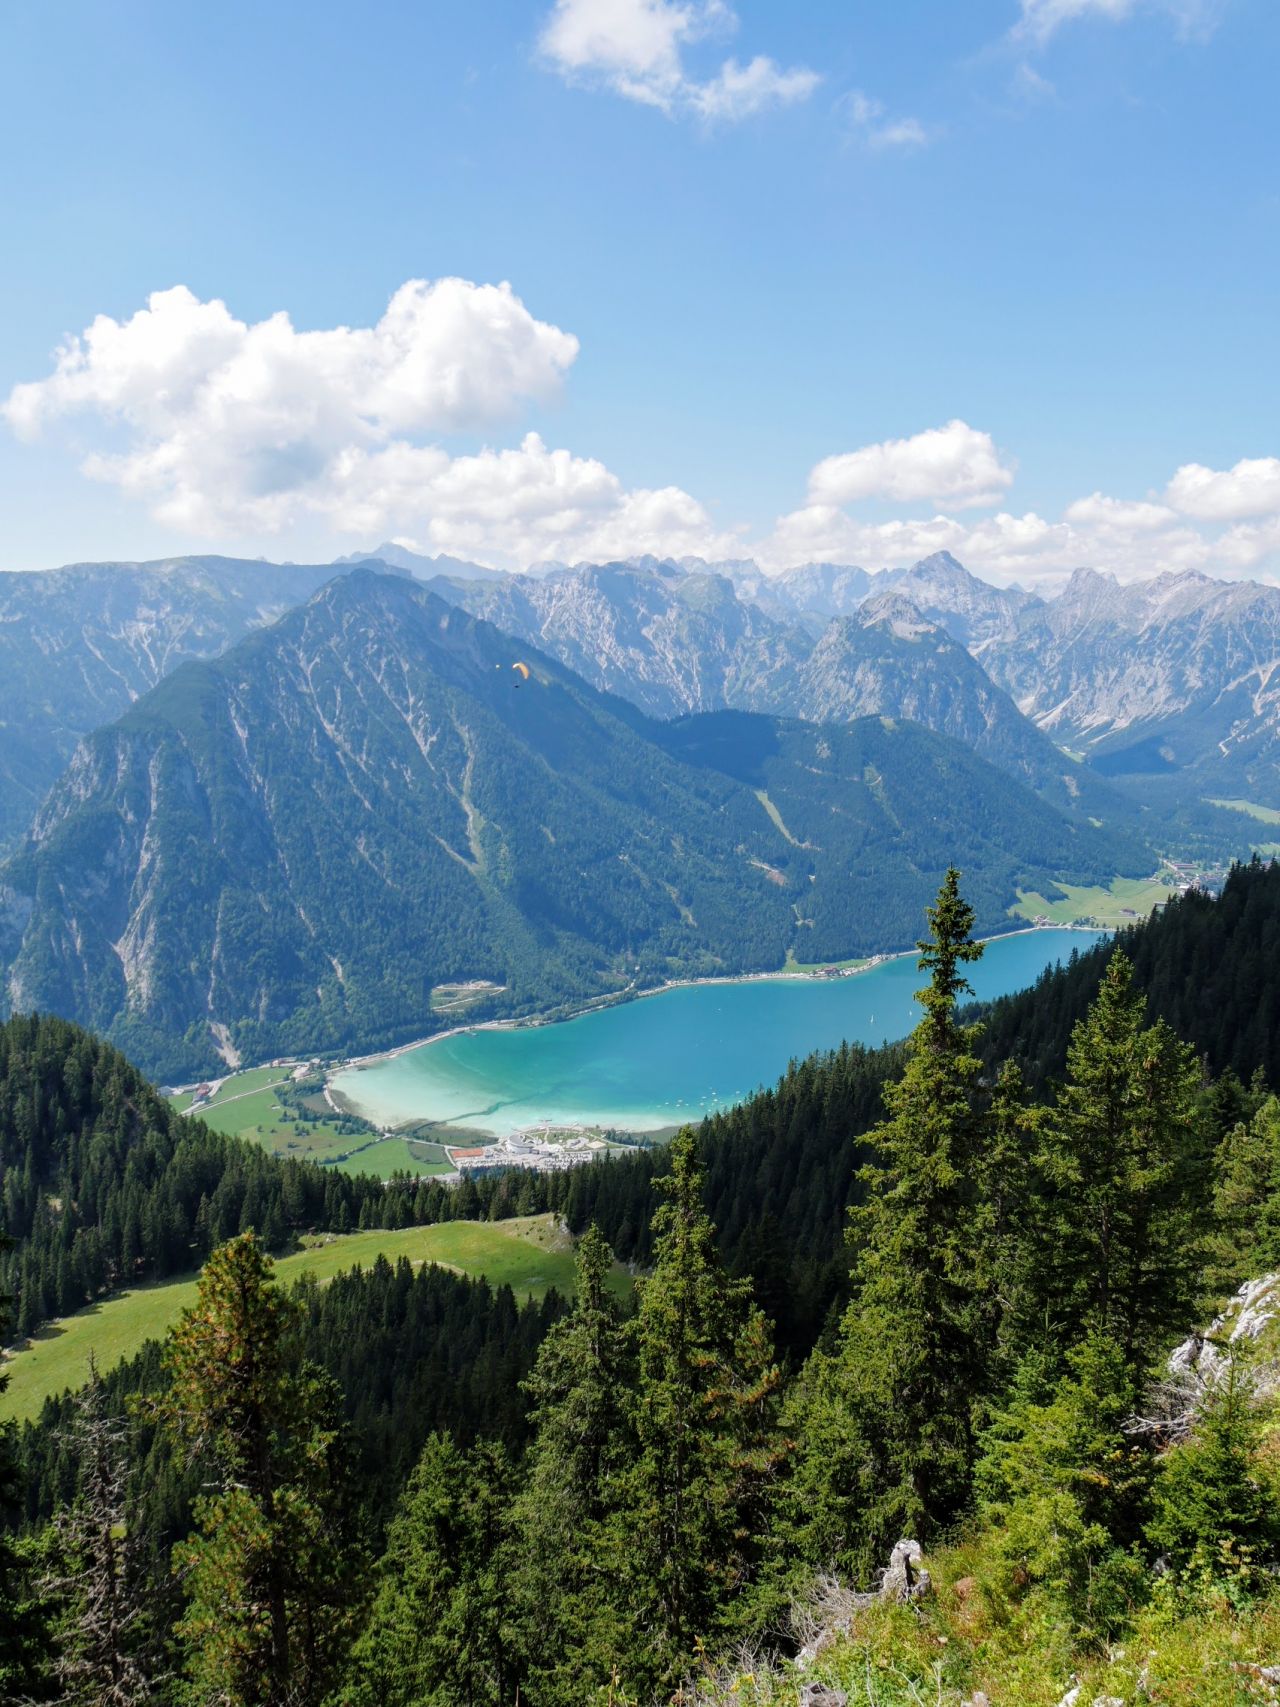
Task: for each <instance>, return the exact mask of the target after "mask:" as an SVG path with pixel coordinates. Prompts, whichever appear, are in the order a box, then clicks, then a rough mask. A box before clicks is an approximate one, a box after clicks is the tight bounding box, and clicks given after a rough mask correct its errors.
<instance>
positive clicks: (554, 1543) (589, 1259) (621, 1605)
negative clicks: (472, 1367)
mask: <svg viewBox="0 0 1280 1707" xmlns="http://www.w3.org/2000/svg"><path fill="white" fill-rule="evenodd" d="M612 1265H613V1252H612V1251H611V1250H610V1249H609V1246H608V1244H607V1243H606V1242H605V1239H604V1237H603V1235H602V1234H601V1232H600V1230H599V1228H598V1227H595V1226H592V1227H589V1228H588V1229H587V1231H586V1233H584V1234H583V1236H582V1239H581V1241H580V1242H579V1245H578V1256H577V1283H576V1287H575V1293H574V1303H573V1311H572V1314H571V1315H569V1316H568V1317H567V1318H565V1319H563V1320H562V1321H559V1322H557V1323H556V1324H555V1325H554V1326H553V1327H552V1328H551V1331H550V1332H549V1333H548V1335H547V1337H546V1339H545V1340H544V1341H543V1344H542V1349H541V1351H540V1352H539V1354H538V1361H537V1363H536V1364H535V1365H534V1368H533V1371H532V1374H531V1375H530V1377H529V1379H528V1381H526V1383H525V1391H526V1393H527V1394H528V1396H529V1400H530V1405H531V1410H530V1418H529V1420H530V1424H531V1426H532V1428H533V1431H534V1433H533V1442H532V1445H531V1446H530V1448H529V1451H528V1454H527V1457H526V1461H525V1478H524V1485H523V1487H522V1489H521V1492H520V1494H519V1496H518V1498H517V1500H516V1502H515V1506H514V1510H513V1528H514V1536H515V1539H514V1554H515V1560H516V1563H515V1566H514V1582H515V1586H514V1595H515V1601H516V1605H517V1609H518V1617H519V1620H520V1623H521V1626H522V1637H523V1643H522V1645H523V1647H524V1650H525V1676H526V1682H525V1693H526V1695H527V1697H528V1699H529V1700H530V1701H531V1702H534V1703H537V1707H576V1704H577V1703H578V1702H580V1701H582V1700H584V1699H587V1698H588V1697H589V1695H590V1691H591V1689H592V1688H593V1687H597V1686H602V1685H607V1683H608V1681H609V1678H610V1677H611V1676H612V1673H613V1670H614V1667H615V1666H617V1665H619V1664H622V1663H625V1659H626V1654H627V1651H628V1647H629V1643H630V1641H631V1639H632V1635H631V1631H630V1625H631V1620H630V1616H629V1608H628V1606H627V1605H626V1601H625V1597H624V1596H623V1595H621V1594H619V1592H618V1588H619V1584H620V1583H621V1582H622V1581H623V1579H624V1576H625V1571H624V1568H623V1567H624V1564H625V1559H626V1554H627V1549H628V1547H629V1538H628V1537H627V1536H626V1535H624V1533H623V1532H622V1528H621V1526H620V1525H619V1524H618V1522H617V1521H616V1518H617V1514H618V1511H619V1506H620V1500H621V1493H622V1483H623V1472H624V1470H625V1467H626V1465H627V1463H628V1462H629V1460H630V1456H631V1453H630V1434H629V1431H628V1426H627V1425H628V1416H627V1395H628V1392H629V1390H630V1387H631V1385H632V1379H633V1377H632V1357H631V1347H630V1346H629V1344H628V1342H627V1337H626V1333H625V1330H624V1325H623V1317H622V1308H621V1305H620V1304H619V1301H618V1299H617V1297H616V1296H615V1295H614V1294H613V1293H612V1292H611V1291H610V1290H609V1285H608V1280H609V1273H610V1270H611V1268H612Z"/></svg>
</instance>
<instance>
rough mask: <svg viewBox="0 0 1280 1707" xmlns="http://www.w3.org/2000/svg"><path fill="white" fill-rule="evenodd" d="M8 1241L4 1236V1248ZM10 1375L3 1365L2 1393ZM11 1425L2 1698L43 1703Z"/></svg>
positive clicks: (5, 1429) (0, 1537) (1, 1327)
mask: <svg viewBox="0 0 1280 1707" xmlns="http://www.w3.org/2000/svg"><path fill="white" fill-rule="evenodd" d="M7 1244H8V1240H7V1239H5V1237H4V1235H3V1234H0V1249H2V1248H3V1247H4V1246H5V1245H7ZM9 1305H10V1300H9V1298H8V1297H7V1296H6V1295H5V1294H4V1293H0V1346H3V1345H4V1343H5V1341H6V1340H7V1338H8V1328H9ZM8 1385H9V1377H8V1375H7V1374H6V1373H5V1372H4V1370H3V1368H2V1367H0V1395H3V1393H4V1390H5V1388H6V1387H7V1386H8ZM14 1436H15V1430H14V1426H13V1424H12V1423H0V1701H26V1700H32V1701H43V1700H46V1699H47V1698H48V1696H49V1694H50V1693H51V1690H52V1679H51V1676H50V1667H49V1662H50V1659H51V1657H52V1634H51V1630H50V1624H49V1619H50V1611H51V1609H50V1607H49V1605H48V1603H47V1601H46V1599H45V1598H44V1597H43V1596H42V1595H41V1594H40V1592H39V1591H38V1589H37V1587H36V1585H35V1582H34V1575H35V1572H34V1567H33V1562H32V1559H31V1556H30V1550H29V1549H27V1548H24V1547H22V1546H20V1545H17V1544H15V1542H14V1541H13V1539H12V1533H11V1524H12V1522H13V1519H14V1517H15V1516H16V1514H17V1512H18V1509H19V1506H20V1502H21V1481H20V1478H19V1474H18V1458H17V1451H16V1448H15V1441H14Z"/></svg>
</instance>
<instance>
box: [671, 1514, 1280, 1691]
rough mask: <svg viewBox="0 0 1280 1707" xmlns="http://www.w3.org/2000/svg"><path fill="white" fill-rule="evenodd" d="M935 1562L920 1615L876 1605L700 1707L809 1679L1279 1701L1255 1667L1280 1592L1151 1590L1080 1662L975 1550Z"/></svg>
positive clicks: (723, 1684)
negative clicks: (1249, 1596)
mask: <svg viewBox="0 0 1280 1707" xmlns="http://www.w3.org/2000/svg"><path fill="white" fill-rule="evenodd" d="M927 1563H928V1565H929V1568H930V1571H931V1574H932V1576H933V1582H934V1587H935V1592H934V1593H933V1594H932V1595H931V1596H930V1597H929V1598H928V1599H926V1600H925V1601H924V1602H923V1603H922V1604H921V1606H920V1608H919V1610H918V1611H916V1610H912V1609H909V1608H906V1607H879V1606H877V1607H874V1608H872V1609H871V1610H870V1611H868V1612H865V1613H862V1614H860V1615H858V1616H856V1617H855V1619H854V1622H853V1626H852V1630H851V1633H850V1634H849V1635H848V1636H846V1637H840V1638H837V1640H836V1641H835V1642H834V1643H833V1644H832V1645H831V1646H830V1647H829V1648H827V1649H825V1651H824V1652H823V1653H822V1654H821V1655H820V1656H819V1657H818V1659H817V1660H816V1661H815V1662H814V1663H813V1664H812V1665H811V1666H810V1667H807V1668H806V1669H805V1670H804V1671H803V1672H802V1671H800V1670H798V1669H797V1668H796V1667H794V1666H790V1665H784V1666H783V1667H781V1669H780V1670H778V1671H774V1670H772V1669H771V1668H769V1667H767V1666H758V1667H756V1668H754V1669H753V1671H751V1672H743V1671H734V1670H732V1669H730V1670H729V1671H728V1672H727V1673H726V1674H724V1675H723V1676H722V1677H720V1678H719V1679H717V1680H715V1682H712V1681H711V1680H708V1683H707V1685H706V1686H705V1687H704V1689H703V1691H702V1692H700V1693H699V1694H698V1695H697V1696H696V1698H695V1700H696V1703H697V1707H799V1704H800V1702H801V1701H802V1690H803V1688H804V1686H805V1685H806V1684H808V1683H814V1682H817V1683H822V1684H826V1685H828V1686H829V1687H832V1688H835V1689H840V1690H843V1691H844V1693H845V1695H846V1697H847V1701H848V1707H926V1704H927V1707H971V1703H972V1702H973V1701H974V1700H975V1699H978V1698H979V1696H978V1692H979V1691H980V1692H981V1697H982V1698H985V1700H986V1701H987V1702H989V1703H990V1707H1059V1704H1060V1703H1061V1702H1062V1701H1063V1700H1065V1699H1069V1697H1068V1695H1067V1691H1068V1690H1069V1689H1070V1688H1071V1687H1072V1686H1073V1685H1074V1684H1076V1683H1079V1685H1080V1693H1079V1696H1078V1707H1093V1704H1094V1703H1097V1702H1109V1701H1114V1702H1116V1703H1117V1704H1118V1707H1127V1704H1129V1703H1134V1704H1137V1703H1142V1702H1150V1703H1156V1702H1160V1703H1163V1704H1164V1707H1245V1704H1246V1703H1251V1702H1256V1703H1259V1704H1261V1703H1264V1702H1268V1701H1270V1702H1274V1701H1275V1698H1276V1697H1275V1693H1274V1691H1270V1690H1268V1689H1267V1688H1265V1687H1264V1686H1263V1685H1262V1684H1261V1683H1260V1682H1259V1681H1258V1680H1257V1678H1256V1676H1255V1675H1254V1671H1253V1668H1256V1667H1258V1666H1259V1665H1273V1664H1274V1663H1275V1662H1276V1657H1277V1655H1278V1654H1280V1591H1278V1592H1276V1593H1275V1594H1274V1595H1273V1596H1272V1597H1270V1598H1264V1599H1262V1600H1260V1601H1258V1602H1255V1603H1253V1604H1252V1605H1245V1606H1244V1607H1242V1608H1233V1607H1232V1605H1231V1604H1230V1603H1229V1600H1228V1599H1227V1597H1226V1596H1225V1595H1220V1594H1219V1595H1214V1594H1212V1593H1210V1594H1206V1595H1205V1596H1203V1597H1201V1598H1197V1599H1191V1600H1181V1601H1180V1600H1179V1599H1178V1598H1177V1597H1176V1596H1175V1595H1173V1594H1170V1595H1168V1597H1167V1598H1166V1599H1163V1600H1162V1598H1161V1596H1160V1594H1157V1595H1156V1596H1155V1598H1154V1599H1153V1601H1152V1603H1151V1604H1150V1605H1149V1606H1148V1607H1147V1608H1146V1609H1144V1610H1143V1611H1141V1612H1139V1613H1138V1614H1137V1616H1136V1617H1135V1619H1134V1622H1133V1625H1132V1627H1131V1629H1130V1630H1129V1631H1128V1632H1127V1633H1126V1635H1125V1637H1124V1638H1123V1639H1122V1640H1119V1641H1117V1642H1116V1643H1115V1644H1114V1646H1112V1647H1110V1648H1102V1649H1101V1650H1099V1651H1095V1652H1092V1653H1084V1654H1082V1653H1080V1652H1078V1651H1076V1652H1073V1651H1071V1649H1070V1647H1069V1646H1068V1644H1067V1643H1066V1642H1065V1640H1064V1639H1063V1635H1062V1632H1061V1631H1060V1630H1056V1629H1055V1628H1054V1627H1053V1625H1052V1624H1050V1623H1047V1622H1044V1621H1041V1620H1038V1619H1035V1618H1031V1617H1027V1616H1026V1615H1025V1612H1024V1610H1023V1609H1021V1608H1019V1607H1017V1606H1016V1605H1011V1604H1009V1603H1008V1602H1000V1601H998V1600H992V1599H989V1598H988V1597H987V1596H986V1595H985V1594H984V1592H983V1590H982V1588H981V1587H980V1586H976V1585H975V1583H974V1575H973V1573H974V1572H975V1569H976V1571H977V1572H978V1574H979V1577H980V1576H981V1571H982V1556H981V1551H980V1549H975V1548H955V1549H949V1550H944V1551H943V1552H940V1553H939V1554H937V1555H935V1556H933V1557H931V1558H929V1559H927ZM957 1583H959V1584H960V1587H961V1592H960V1593H959V1594H957V1592H956V1586H955V1585H956V1584H957Z"/></svg>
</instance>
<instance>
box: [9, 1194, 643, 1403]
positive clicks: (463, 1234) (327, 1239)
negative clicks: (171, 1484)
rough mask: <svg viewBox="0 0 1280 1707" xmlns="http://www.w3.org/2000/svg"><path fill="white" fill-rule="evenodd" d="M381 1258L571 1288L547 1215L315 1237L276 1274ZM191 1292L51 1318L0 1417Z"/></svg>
mask: <svg viewBox="0 0 1280 1707" xmlns="http://www.w3.org/2000/svg"><path fill="white" fill-rule="evenodd" d="M380 1255H381V1256H385V1257H386V1258H387V1260H388V1261H389V1262H395V1261H397V1260H398V1259H399V1258H400V1257H402V1256H404V1257H408V1259H409V1260H410V1262H412V1263H415V1264H417V1263H424V1262H432V1263H439V1264H440V1265H441V1266H442V1267H444V1268H451V1269H454V1270H456V1271H457V1272H458V1273H459V1274H470V1275H475V1276H480V1275H483V1276H484V1278H485V1279H486V1280H488V1281H489V1283H490V1284H491V1285H493V1286H504V1285H505V1286H510V1287H511V1289H512V1290H513V1291H514V1292H515V1293H516V1295H517V1297H520V1298H526V1297H534V1298H540V1297H542V1296H543V1294H544V1293H546V1292H548V1291H549V1290H550V1289H551V1288H552V1287H555V1288H556V1290H557V1291H560V1292H565V1293H567V1292H571V1291H572V1290H573V1264H574V1257H573V1241H572V1239H571V1238H570V1237H569V1235H568V1234H567V1233H563V1232H561V1231H559V1229H558V1228H557V1227H556V1226H555V1223H554V1222H553V1220H552V1218H551V1216H549V1215H539V1216H524V1217H521V1218H520V1219H517V1220H511V1221H446V1222H442V1223H441V1224H439V1225H438V1226H434V1227H404V1228H399V1229H397V1230H395V1231H390V1230H385V1229H377V1228H375V1229H372V1230H371V1231H369V1232H362V1233H344V1234H337V1233H326V1234H319V1235H317V1236H316V1237H314V1238H311V1239H308V1240H307V1241H306V1248H305V1249H303V1250H301V1251H298V1252H295V1254H294V1255H292V1256H287V1257H282V1258H280V1259H279V1260H278V1261H277V1263H276V1274H277V1275H278V1276H279V1278H280V1279H281V1280H282V1281H284V1282H286V1283H291V1282H292V1281H294V1280H297V1279H298V1278H299V1277H300V1276H301V1275H303V1274H313V1275H315V1277H316V1279H317V1280H320V1281H326V1280H331V1279H332V1278H333V1276H334V1275H335V1274H339V1273H341V1272H342V1271H343V1270H345V1269H350V1268H355V1267H356V1266H357V1265H360V1266H363V1267H366V1268H367V1267H368V1266H369V1264H371V1263H372V1262H373V1261H374V1260H375V1258H376V1257H378V1256H380ZM614 1284H615V1286H616V1288H617V1290H618V1292H619V1293H620V1294H623V1293H625V1292H626V1291H627V1290H628V1289H629V1288H630V1285H631V1281H630V1277H629V1276H628V1274H627V1272H626V1270H625V1269H622V1268H618V1269H616V1270H615V1273H614ZM195 1296H196V1279H195V1277H194V1276H192V1277H190V1278H188V1279H185V1280H173V1281H167V1282H165V1283H163V1284H162V1285H158V1286H139V1287H135V1288H133V1289H131V1290H130V1291H128V1292H120V1293H117V1294H116V1295H115V1296H114V1297H111V1298H106V1299H103V1300H102V1301H101V1302H100V1303H97V1304H92V1305H90V1306H88V1307H87V1308H86V1309H84V1310H78V1311H77V1312H76V1313H75V1315H74V1316H65V1317H63V1318H61V1319H60V1320H58V1321H55V1322H51V1323H49V1325H48V1326H47V1327H45V1328H44V1329H42V1330H41V1332H40V1333H39V1334H38V1335H37V1336H36V1338H35V1339H34V1341H32V1342H31V1344H30V1345H29V1346H28V1347H27V1348H25V1349H24V1350H22V1351H19V1352H18V1353H17V1354H16V1355H15V1356H14V1357H13V1358H12V1359H10V1360H8V1361H7V1362H6V1364H5V1368H6V1370H7V1371H8V1373H9V1375H10V1376H11V1380H10V1383H9V1388H8V1391H7V1392H6V1393H5V1394H4V1396H3V1397H2V1398H0V1420H8V1419H10V1418H13V1419H16V1420H18V1421H25V1420H27V1419H29V1418H33V1417H35V1416H38V1415H39V1412H40V1407H41V1406H42V1405H43V1404H44V1402H45V1400H46V1399H48V1398H53V1397H56V1396H57V1395H58V1394H59V1393H63V1392H65V1391H66V1390H67V1389H68V1388H71V1387H78V1386H80V1385H81V1384H82V1383H83V1382H84V1380H85V1377H86V1374H87V1372H88V1367H89V1354H90V1353H91V1352H92V1353H93V1355H94V1357H95V1358H96V1359H97V1363H98V1367H99V1369H101V1370H104V1371H105V1370H108V1369H110V1368H112V1367H113V1366H114V1365H115V1364H117V1363H120V1362H122V1361H123V1360H124V1359H125V1358H128V1357H132V1356H133V1355H134V1353H135V1352H138V1351H140V1350H141V1349H142V1347H143V1345H145V1344H146V1342H147V1341H148V1340H151V1339H162V1338H163V1337H164V1335H165V1334H167V1333H168V1331H169V1329H170V1328H171V1327H172V1326H173V1325H174V1323H175V1322H176V1321H177V1319H178V1317H179V1315H180V1314H181V1312H182V1311H183V1310H185V1309H186V1308H187V1307H188V1306H189V1305H190V1304H192V1303H194V1301H195Z"/></svg>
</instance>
